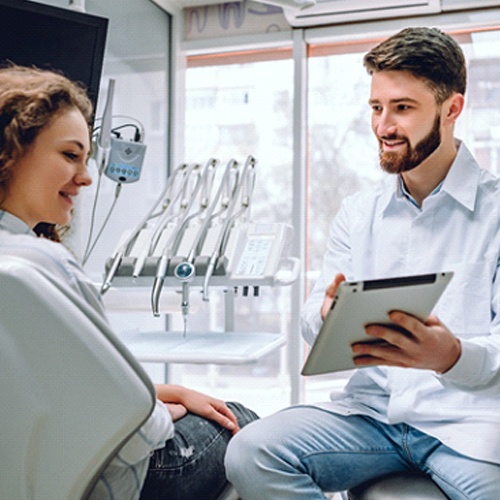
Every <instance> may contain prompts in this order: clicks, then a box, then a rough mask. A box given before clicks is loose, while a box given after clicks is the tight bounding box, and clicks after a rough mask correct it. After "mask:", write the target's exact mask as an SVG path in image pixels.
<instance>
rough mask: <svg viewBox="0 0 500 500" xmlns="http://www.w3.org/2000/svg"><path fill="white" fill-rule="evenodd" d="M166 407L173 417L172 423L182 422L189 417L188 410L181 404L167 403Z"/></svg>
mask: <svg viewBox="0 0 500 500" xmlns="http://www.w3.org/2000/svg"><path fill="white" fill-rule="evenodd" d="M165 406H166V407H167V410H168V412H169V413H170V416H171V417H172V422H175V421H176V420H180V419H181V418H182V417H185V416H186V415H187V412H188V411H187V408H186V407H185V406H182V405H181V404H179V403H165Z"/></svg>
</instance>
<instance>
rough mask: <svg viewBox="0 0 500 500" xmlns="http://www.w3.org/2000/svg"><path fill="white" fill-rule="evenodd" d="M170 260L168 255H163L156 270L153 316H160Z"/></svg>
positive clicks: (152, 300) (152, 293)
mask: <svg viewBox="0 0 500 500" xmlns="http://www.w3.org/2000/svg"><path fill="white" fill-rule="evenodd" d="M168 261H169V258H168V256H167V255H162V256H161V257H160V261H159V263H158V268H157V270H156V277H155V280H154V282H153V289H152V290H151V309H152V310H153V315H154V316H156V317H158V316H159V315H160V294H161V289H162V288H163V282H164V281H165V275H166V274H167V268H168Z"/></svg>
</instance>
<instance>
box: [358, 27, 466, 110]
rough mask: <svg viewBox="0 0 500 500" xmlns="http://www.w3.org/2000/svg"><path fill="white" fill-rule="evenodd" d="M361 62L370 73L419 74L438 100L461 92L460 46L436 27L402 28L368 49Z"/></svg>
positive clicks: (462, 66) (462, 65)
mask: <svg viewBox="0 0 500 500" xmlns="http://www.w3.org/2000/svg"><path fill="white" fill-rule="evenodd" d="M363 64H364V66H365V68H366V69H367V70H368V73H369V74H371V75H372V74H373V73H376V72H378V71H408V72H409V73H411V74H412V75H414V76H416V77H417V78H423V79H424V80H425V82H426V83H427V85H429V87H430V88H431V90H432V91H433V92H434V95H435V97H436V102H437V103H438V104H441V103H443V102H444V101H445V100H446V99H448V97H450V96H451V95H452V94H453V93H454V92H458V93H459V94H465V88H466V85H467V69H466V63H465V57H464V54H463V52H462V49H461V48H460V46H459V45H458V43H457V42H456V41H455V40H454V39H453V38H452V37H451V36H449V35H447V34H446V33H443V32H442V31H440V30H438V29H437V28H405V29H403V30H401V31H400V32H399V33H396V34H395V35H393V36H391V37H390V38H388V39H387V40H385V41H383V42H382V43H380V44H379V45H377V46H376V47H374V48H373V49H372V50H370V52H368V53H367V54H366V55H365V57H364V59H363Z"/></svg>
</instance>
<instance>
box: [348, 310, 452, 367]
mask: <svg viewBox="0 0 500 500" xmlns="http://www.w3.org/2000/svg"><path fill="white" fill-rule="evenodd" d="M389 319H390V321H391V322H392V323H394V324H395V325H397V326H398V327H400V328H401V331H398V330H396V329H393V328H389V327H387V326H383V325H369V326H367V327H366V328H365V331H366V333H367V335H370V336H371V337H374V338H376V339H380V340H381V341H384V342H382V343H378V344H371V343H369V342H358V343H356V344H353V346H352V351H353V353H354V356H355V357H354V363H355V364H356V366H368V365H387V366H401V367H405V368H421V369H429V370H434V371H436V372H438V373H445V372H447V371H448V370H449V369H450V368H452V367H453V366H454V365H455V363H456V362H457V361H458V359H459V358H460V355H461V353H462V347H461V344H460V340H459V339H458V338H457V337H455V335H453V334H452V333H451V332H450V330H448V328H447V327H446V326H445V325H444V324H443V323H441V321H440V320H439V319H438V318H437V317H436V316H430V317H429V319H428V320H427V321H425V322H422V321H420V320H418V319H417V318H415V317H414V316H411V315H409V314H405V313H402V312H399V311H394V312H391V313H390V314H389Z"/></svg>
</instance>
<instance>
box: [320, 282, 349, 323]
mask: <svg viewBox="0 0 500 500" xmlns="http://www.w3.org/2000/svg"><path fill="white" fill-rule="evenodd" d="M342 281H345V276H344V275H343V274H342V273H339V274H337V276H335V279H334V280H333V282H332V283H331V284H330V285H328V287H327V288H326V291H325V299H324V300H323V305H322V306H321V319H323V320H324V319H325V317H326V315H327V314H328V311H329V310H330V309H331V307H332V304H333V300H334V299H335V294H336V293H337V288H338V287H339V285H340V283H342Z"/></svg>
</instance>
